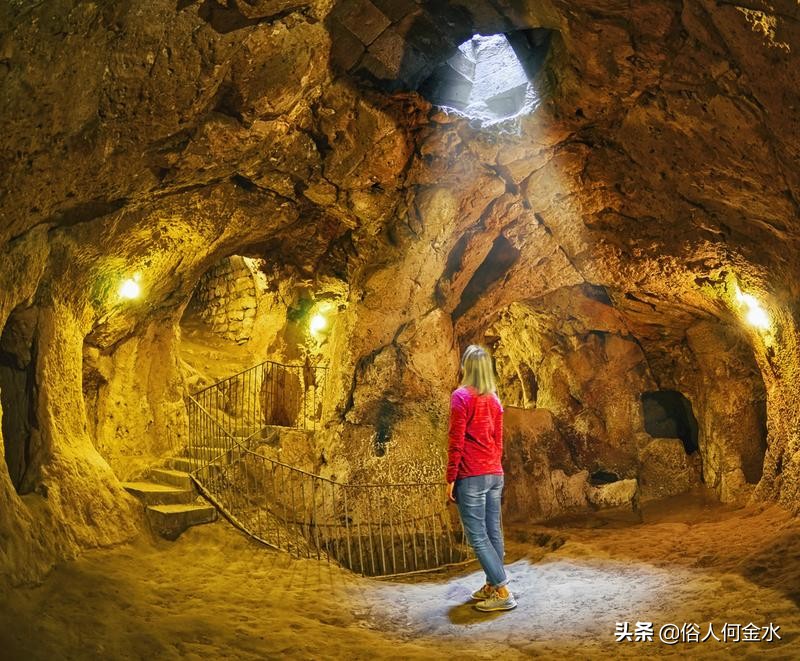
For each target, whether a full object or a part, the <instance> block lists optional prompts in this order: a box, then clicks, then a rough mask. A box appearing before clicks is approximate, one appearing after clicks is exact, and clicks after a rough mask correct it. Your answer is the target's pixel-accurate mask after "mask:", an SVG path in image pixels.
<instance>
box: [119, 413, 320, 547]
mask: <svg viewBox="0 0 800 661" xmlns="http://www.w3.org/2000/svg"><path fill="white" fill-rule="evenodd" d="M235 433H236V438H237V440H238V441H239V442H244V441H245V439H246V438H247V437H248V434H249V430H236V432H235ZM218 440H219V439H218ZM249 445H250V446H252V447H253V448H256V447H258V448H259V449H260V450H261V451H262V452H266V453H267V454H268V455H269V456H272V458H274V459H283V460H285V461H289V462H290V463H292V464H293V465H298V466H300V467H301V468H303V469H305V470H309V471H310V470H313V469H314V468H315V466H314V457H313V447H314V444H313V432H309V431H303V430H298V429H291V428H287V427H275V426H268V427H264V429H263V430H262V433H261V434H260V435H259V436H258V437H257V438H255V439H253V438H251V439H250V442H249ZM282 455H285V456H282ZM240 458H241V456H240V450H238V449H236V448H234V449H226V448H224V447H214V446H195V447H192V448H186V449H184V450H183V453H182V454H181V455H179V456H173V457H169V458H168V459H165V460H164V464H163V466H161V467H157V468H156V467H154V468H151V469H150V470H149V471H148V472H147V474H145V475H144V476H143V477H142V478H141V479H140V480H136V481H133V482H124V483H123V484H122V486H123V487H124V488H125V489H126V490H127V491H128V492H129V493H131V494H133V495H134V496H136V497H137V498H138V499H139V500H140V501H141V502H142V504H143V505H144V507H145V514H146V517H147V520H148V523H149V525H150V528H151V530H153V532H155V533H157V534H159V535H161V536H162V537H165V538H166V539H170V540H174V539H177V538H178V537H179V536H180V535H181V533H182V532H183V531H184V530H186V529H187V528H189V527H191V526H195V525H199V524H203V523H211V522H213V521H216V519H217V510H216V508H215V507H214V506H213V505H211V504H209V503H208V502H207V501H206V500H205V499H203V498H202V497H201V496H200V495H199V493H198V491H197V488H196V487H195V483H194V482H193V480H192V478H191V476H190V473H191V472H192V471H195V470H197V469H198V468H202V467H205V468H204V470H203V471H200V473H199V474H198V477H199V479H200V480H201V482H203V481H205V479H208V478H209V477H210V476H211V475H213V474H214V472H215V471H219V470H221V469H222V467H223V466H226V465H230V464H233V463H235V462H236V461H238V460H239V459H240ZM212 460H213V463H211V464H209V462H211V461H212Z"/></svg>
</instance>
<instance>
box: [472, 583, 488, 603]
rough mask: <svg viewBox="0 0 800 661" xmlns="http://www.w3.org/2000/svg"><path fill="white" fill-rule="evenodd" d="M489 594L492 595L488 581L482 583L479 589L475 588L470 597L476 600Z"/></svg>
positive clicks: (481, 599)
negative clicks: (484, 583)
mask: <svg viewBox="0 0 800 661" xmlns="http://www.w3.org/2000/svg"><path fill="white" fill-rule="evenodd" d="M491 596H492V588H491V586H490V585H489V584H488V583H487V584H486V585H484V586H483V587H482V588H481V589H480V590H475V592H473V593H472V598H473V599H475V600H477V601H483V600H484V599H488V598H489V597H491Z"/></svg>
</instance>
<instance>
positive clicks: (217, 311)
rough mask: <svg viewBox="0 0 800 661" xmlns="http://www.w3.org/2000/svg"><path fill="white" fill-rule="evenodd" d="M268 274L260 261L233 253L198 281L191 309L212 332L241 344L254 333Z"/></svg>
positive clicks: (190, 304) (190, 305) (190, 311)
mask: <svg viewBox="0 0 800 661" xmlns="http://www.w3.org/2000/svg"><path fill="white" fill-rule="evenodd" d="M265 286H266V278H265V277H264V276H263V274H262V276H261V277H259V269H258V264H257V263H255V262H254V261H253V260H251V259H248V258H247V257H240V256H239V255H234V256H232V257H227V258H225V259H223V260H222V261H220V262H219V263H218V264H215V265H214V266H212V267H211V269H209V270H208V271H206V273H204V274H203V277H202V278H200V282H198V283H197V287H196V289H195V292H194V295H193V297H192V300H191V301H190V303H189V310H188V312H189V313H194V314H195V315H196V316H197V317H199V318H200V319H201V320H202V321H203V322H204V323H205V325H206V326H207V327H208V329H209V330H210V332H212V333H215V334H217V335H219V336H220V337H224V338H227V339H229V340H233V341H234V342H237V343H239V344H243V343H244V342H247V341H248V340H249V339H250V338H251V337H252V334H253V324H254V322H255V318H256V310H257V308H258V303H259V300H260V299H261V297H262V296H263V294H264V288H265Z"/></svg>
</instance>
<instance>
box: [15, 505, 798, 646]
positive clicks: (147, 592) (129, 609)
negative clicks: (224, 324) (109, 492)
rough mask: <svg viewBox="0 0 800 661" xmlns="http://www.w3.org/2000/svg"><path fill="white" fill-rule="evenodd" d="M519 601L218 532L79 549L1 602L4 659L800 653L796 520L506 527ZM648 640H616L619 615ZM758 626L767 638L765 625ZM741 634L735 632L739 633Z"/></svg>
mask: <svg viewBox="0 0 800 661" xmlns="http://www.w3.org/2000/svg"><path fill="white" fill-rule="evenodd" d="M507 538H508V540H509V542H508V556H509V558H508V560H509V573H510V576H511V580H512V589H513V591H514V592H515V594H516V595H517V596H518V601H519V607H518V608H517V609H516V610H514V611H510V612H507V613H496V614H489V615H486V614H481V613H479V612H477V611H475V610H474V609H473V608H472V606H471V604H470V602H469V601H468V597H469V592H470V591H471V590H472V589H474V588H475V587H477V586H479V585H480V584H481V583H482V579H483V576H482V574H481V573H480V572H478V571H477V570H476V567H475V566H470V567H467V568H466V569H461V570H458V571H451V572H448V573H440V574H435V575H424V576H418V577H415V578H413V579H411V578H409V579H405V580H402V581H398V580H392V581H388V580H368V579H362V578H359V577H355V576H352V575H349V574H347V573H346V572H343V571H341V570H339V569H338V568H337V567H335V566H329V565H327V564H325V563H319V562H316V561H310V560H292V559H290V558H288V557H286V556H285V555H282V554H277V553H273V552H271V551H268V550H265V549H263V548H261V547H259V546H257V545H255V544H252V543H250V542H249V541H248V540H247V539H246V538H244V537H243V536H242V535H241V534H240V533H238V532H236V531H235V530H234V529H232V528H231V527H230V526H229V525H228V524H226V523H224V522H221V523H216V524H213V525H210V526H202V527H198V528H195V529H193V530H190V531H188V532H187V533H185V534H184V535H183V536H182V537H181V538H180V539H179V540H178V541H177V542H175V543H170V542H165V541H161V540H158V541H151V540H149V539H142V540H140V541H138V542H137V543H136V544H132V545H127V546H123V547H119V548H115V549H105V550H98V551H93V552H90V553H87V554H85V555H84V556H83V557H81V558H80V559H78V560H77V561H75V562H71V563H69V564H66V565H64V566H62V567H59V568H58V569H57V570H56V571H55V572H53V574H52V575H51V576H50V577H49V578H48V580H47V581H46V582H45V583H44V584H43V585H41V586H39V587H36V588H28V589H18V590H14V591H12V592H10V593H8V594H2V595H0V598H2V601H1V602H0V603H2V607H0V658H3V659H93V658H103V659H172V658H197V659H199V658H203V659H263V658H292V659H339V658H342V659H348V660H351V659H372V658H382V659H383V658H396V659H407V658H414V659H439V658H442V659H444V658H457V657H456V655H458V656H460V658H465V659H483V658H485V659H489V658H492V659H496V658H503V659H514V658H523V657H529V656H543V657H563V656H564V655H567V654H569V655H570V656H571V657H574V658H578V659H597V658H620V657H632V658H642V657H647V656H654V655H655V656H674V657H681V658H686V657H691V658H715V657H726V658H727V657H730V656H736V657H742V658H761V657H768V658H775V659H797V658H800V641H799V640H798V632H799V631H800V608H798V602H799V601H800V521H798V520H793V519H791V518H789V517H788V516H787V515H786V514H784V513H783V512H782V511H781V510H779V509H777V508H762V509H740V510H734V509H730V508H724V507H721V506H719V505H712V504H710V503H705V502H703V501H702V500H700V499H698V498H688V497H684V498H677V499H673V500H671V501H669V502H668V503H666V504H658V505H652V506H650V507H649V508H647V509H646V510H645V517H644V523H639V522H637V521H635V520H632V517H631V516H629V515H628V516H622V517H619V516H618V517H617V518H616V519H615V518H613V517H606V518H601V517H594V518H590V519H586V518H584V519H576V520H573V521H566V522H562V524H561V526H560V527H558V528H550V529H543V528H537V529H535V530H533V529H531V528H525V527H520V526H511V525H509V526H508V528H507ZM637 621H642V622H652V623H653V630H654V633H655V640H654V641H653V642H620V643H617V642H615V635H614V633H615V626H616V623H617V622H630V623H631V625H630V626H631V629H632V630H633V629H634V628H635V622H637ZM751 622H752V623H753V624H754V625H757V626H758V627H764V626H768V625H769V624H770V623H772V624H774V625H777V626H779V627H780V629H779V631H778V635H780V636H781V637H782V640H774V641H773V642H763V641H761V642H744V641H742V642H738V643H737V642H730V641H729V642H722V641H720V642H717V641H715V640H714V639H713V638H711V639H709V640H707V641H706V642H693V643H678V644H676V645H667V644H664V643H662V642H659V641H658V633H659V630H660V628H661V626H662V625H664V624H667V623H674V624H677V625H678V626H679V627H680V626H681V625H683V624H691V623H696V624H698V625H700V630H701V632H700V637H703V636H705V635H706V633H707V631H708V627H709V623H713V628H714V633H715V634H716V635H717V636H718V637H719V638H720V639H722V638H723V636H722V628H723V625H724V624H726V623H728V624H739V625H742V626H744V625H747V624H750V623H751ZM762 634H763V632H762ZM743 636H744V634H741V633H740V637H743Z"/></svg>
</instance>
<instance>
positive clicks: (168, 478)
mask: <svg viewBox="0 0 800 661" xmlns="http://www.w3.org/2000/svg"><path fill="white" fill-rule="evenodd" d="M150 479H151V480H152V481H153V482H158V483H159V484H168V485H171V486H173V487H180V488H181V489H194V482H192V478H191V477H190V476H189V473H187V472H186V471H176V470H171V469H169V468H152V469H150Z"/></svg>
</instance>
